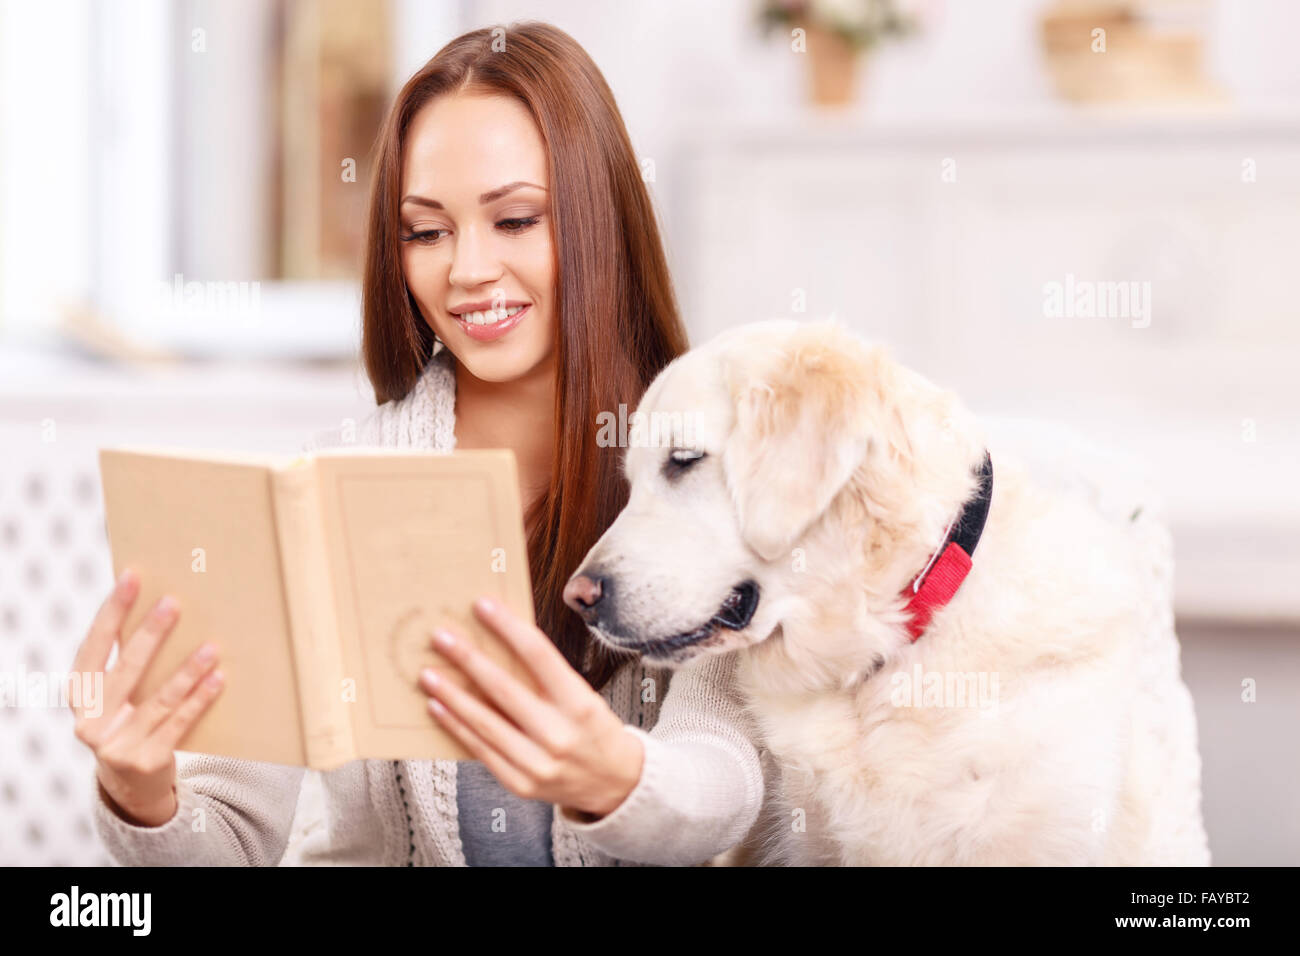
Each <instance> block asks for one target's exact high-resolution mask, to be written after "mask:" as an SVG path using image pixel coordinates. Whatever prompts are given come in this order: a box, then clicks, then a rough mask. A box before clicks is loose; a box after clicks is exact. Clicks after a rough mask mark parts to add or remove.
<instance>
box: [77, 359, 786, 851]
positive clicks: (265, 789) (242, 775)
mask: <svg viewBox="0 0 1300 956" xmlns="http://www.w3.org/2000/svg"><path fill="white" fill-rule="evenodd" d="M455 396H456V390H455V358H454V356H453V355H452V353H451V352H450V351H448V350H447V349H446V348H444V347H443V346H442V344H441V343H438V344H437V345H436V346H435V352H434V355H433V358H432V359H431V360H430V362H429V364H428V367H427V368H426V369H425V371H424V373H423V375H422V376H421V378H420V380H419V382H418V383H417V385H416V387H415V388H413V389H412V390H411V393H410V394H409V395H407V396H406V397H405V398H403V399H401V400H399V401H393V402H388V403H385V404H384V405H381V406H380V407H379V408H377V409H376V410H375V411H374V412H373V413H372V414H370V415H369V416H368V417H367V418H366V419H365V420H364V421H362V422H361V423H359V424H358V425H357V426H356V429H355V432H356V434H355V444H358V445H374V446H389V447H407V448H427V449H433V450H439V451H450V450H451V449H452V448H454V446H455V441H456V439H455V434H454V431H453V424H454V420H455V419H454V416H455ZM350 431H351V430H350V429H348V430H345V429H340V430H338V431H336V432H333V433H328V434H325V435H321V436H318V437H317V438H315V439H313V440H312V441H311V442H309V443H308V446H307V447H308V449H309V450H314V449H316V448H321V447H328V446H330V445H339V444H343V443H344V439H345V438H350V437H351V435H350ZM735 660H736V659H735V656H734V655H726V656H723V657H707V658H704V659H703V660H701V661H699V662H697V663H695V664H693V665H691V666H688V667H687V668H684V669H682V670H679V671H677V672H676V673H670V672H669V671H667V670H664V669H660V668H653V667H646V666H644V665H642V664H641V663H640V662H637V661H633V662H630V663H628V664H625V665H624V666H623V667H622V668H621V669H620V670H619V671H618V672H617V673H616V674H615V676H614V677H613V678H611V680H610V681H609V683H608V684H607V685H606V686H605V688H604V689H603V691H602V692H601V695H602V697H604V699H605V701H606V702H607V703H608V704H609V705H610V707H611V709H612V710H613V711H614V712H615V713H616V714H617V715H618V716H619V717H620V718H621V719H622V720H623V721H624V722H625V729H626V730H627V732H628V733H632V734H635V735H636V736H638V737H639V738H640V739H641V741H642V743H643V744H644V746H645V762H644V765H643V767H642V771H641V779H640V780H639V781H638V783H637V784H636V786H635V787H634V788H633V790H632V792H631V793H630V794H629V795H628V796H627V798H626V799H625V800H624V801H623V803H622V804H620V805H619V806H618V807H617V808H616V809H615V810H614V811H613V812H612V813H610V814H608V815H607V816H605V817H603V818H601V819H599V820H596V821H595V822H579V821H577V820H574V819H571V818H570V817H569V816H568V814H566V813H564V812H562V811H561V810H560V808H559V807H555V808H554V812H553V815H552V823H551V837H552V848H553V853H554V859H555V864H556V865H557V866H611V865H613V866H617V865H625V864H629V863H631V864H635V863H643V864H661V865H682V864H688V865H689V864H698V863H703V862H705V861H708V860H710V859H712V858H713V857H714V856H716V855H718V854H720V853H722V852H723V851H725V850H727V849H728V848H730V847H732V846H734V845H735V844H737V843H738V842H740V840H741V839H742V838H743V837H744V836H745V834H746V833H747V832H748V830H749V828H750V827H751V825H752V824H753V823H754V821H755V820H756V818H757V816H758V813H759V809H760V806H761V804H762V802H763V790H764V778H763V763H762V761H761V758H760V754H759V751H758V750H757V749H756V747H755V744H754V743H753V742H752V741H753V740H754V739H756V736H755V732H754V729H753V726H752V724H751V723H750V722H749V720H748V718H747V716H746V715H745V712H744V708H743V705H742V703H741V701H740V699H739V697H738V696H737V694H736V691H735V689H734V683H733V681H734V668H735ZM670 677H671V680H670ZM431 719H432V718H431ZM176 762H177V781H176V795H177V800H178V803H179V809H178V811H177V813H176V815H175V816H174V817H173V818H172V819H171V820H170V821H168V822H167V823H164V824H162V825H161V826H157V827H141V826H135V825H133V824H130V823H128V822H126V821H125V820H123V819H121V818H120V817H118V816H117V815H116V814H115V813H113V811H112V810H110V809H109V808H108V807H107V806H106V805H105V804H104V803H103V801H102V800H101V799H99V798H98V797H97V798H96V800H95V804H96V805H95V811H94V821H95V829H96V831H97V833H98V834H99V837H100V839H101V840H102V841H103V843H104V845H105V847H106V848H107V849H108V851H109V853H110V854H111V855H112V857H113V858H114V859H115V860H116V861H117V862H118V863H121V864H126V865H207V866H224V865H259V866H260V865H275V864H277V863H279V862H280V861H281V859H282V857H284V855H285V848H286V846H287V845H288V843H289V837H290V828H291V826H292V824H293V822H294V816H295V810H296V808H297V805H298V797H299V793H300V790H301V789H302V784H303V781H304V775H305V774H306V773H308V771H306V770H304V768H302V767H290V766H283V765H279V764H269V763H257V762H253V761H247V760H236V759H232V758H228V757H213V756H207V755H202V754H194V753H186V752H178V753H177V757H176ZM456 771H457V762H456V761H454V760H433V761H429V760H402V761H392V760H358V761H353V762H352V763H349V764H345V765H344V766H342V767H340V768H338V769H337V770H333V771H329V772H324V773H321V774H320V775H319V780H320V784H321V786H322V789H323V793H324V801H323V802H324V816H325V821H324V825H323V826H318V827H315V828H314V829H312V830H311V831H310V832H309V833H308V834H307V836H306V837H305V839H304V840H303V845H302V846H301V847H299V848H298V854H299V856H298V859H297V860H295V862H300V863H308V864H310V863H335V864H361V865H389V866H404V865H417V866H421V865H425V866H464V865H465V855H464V851H463V848H462V846H461V842H460V836H459V827H458V821H457V805H456ZM312 773H314V771H312ZM96 792H97V793H98V787H96Z"/></svg>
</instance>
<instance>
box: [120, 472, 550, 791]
mask: <svg viewBox="0 0 1300 956" xmlns="http://www.w3.org/2000/svg"><path fill="white" fill-rule="evenodd" d="M100 471H101V473H102V477H103V483H104V504H105V512H106V517H107V523H108V534H109V543H110V546H111V548H112V553H113V567H114V571H115V573H116V574H120V573H121V572H122V570H123V569H124V568H126V567H127V566H130V567H133V568H135V569H136V570H138V571H139V573H140V580H141V588H140V596H139V597H138V598H137V599H136V603H135V606H134V607H133V608H132V613H131V615H130V617H129V618H128V620H127V622H126V624H125V625H124V627H123V629H122V638H123V640H124V641H129V640H130V639H131V635H132V634H134V633H135V629H136V627H137V625H138V624H139V622H140V620H141V619H142V618H143V617H144V615H145V614H146V613H147V612H148V611H149V610H150V609H151V608H152V607H153V605H154V604H155V603H156V602H157V600H158V599H159V598H160V597H162V595H164V594H171V595H172V596H174V597H175V598H176V599H177V601H178V602H179V605H180V617H179V620H178V622H177V624H176V625H175V627H174V628H173V629H172V632H171V634H170V635H169V636H168V638H167V639H166V640H165V641H164V642H163V644H162V646H161V648H160V649H159V651H158V653H157V654H156V656H155V658H154V660H153V662H152V664H151V665H150V667H149V670H148V671H147V672H146V674H145V676H144V678H143V680H142V681H141V682H140V684H139V686H138V687H137V689H136V693H135V694H134V695H133V696H132V701H133V702H138V701H139V700H142V699H143V698H144V697H146V696H147V695H149V694H152V693H153V692H154V691H155V690H156V689H157V688H158V687H159V686H160V685H161V684H162V683H163V682H164V681H165V680H166V679H167V678H168V677H169V676H170V675H171V674H172V673H173V672H174V671H175V670H176V668H177V667H178V666H179V665H180V664H181V663H182V662H183V661H184V660H185V659H186V657H188V655H189V654H190V653H191V652H192V651H194V650H195V649H196V648H197V647H198V646H199V645H200V644H202V643H203V642H204V641H207V640H211V641H214V642H216V644H217V645H218V646H219V648H220V658H219V662H218V666H219V667H220V669H221V670H222V672H223V673H224V674H225V678H226V681H225V686H224V688H223V689H222V691H221V693H220V694H219V695H218V696H217V698H216V700H215V702H214V703H213V704H212V705H211V706H210V708H209V709H208V711H207V713H206V714H204V715H203V717H201V718H200V719H199V721H198V723H197V724H196V725H195V726H194V727H193V729H192V730H191V731H190V733H189V735H188V736H187V737H186V738H185V740H184V741H182V746H181V749H183V750H187V751H198V752H201V753H210V754H217V755H221V756H229V757H239V758H243V759H247V760H262V761H269V762H272V763H281V764H294V765H298V766H309V767H314V768H317V769H322V770H328V769H332V768H334V767H337V766H339V765H340V764H343V763H346V762H348V761H350V760H358V759H410V760H430V759H438V758H445V759H452V760H462V759H471V758H470V755H469V754H468V753H467V752H466V751H465V750H464V748H463V747H461V746H460V744H459V743H458V742H456V740H455V739H454V738H453V737H451V736H450V735H449V734H447V733H446V732H444V731H443V730H442V728H441V725H440V724H439V723H438V721H437V719H436V718H434V717H433V716H432V715H431V714H430V713H429V712H428V710H427V706H426V705H427V701H428V697H427V695H426V694H425V693H424V692H423V691H422V690H420V689H419V687H418V686H417V680H418V676H419V672H420V670H421V669H422V668H423V667H425V666H426V665H434V666H439V665H441V666H439V672H440V673H443V674H445V675H446V676H447V677H448V679H450V680H453V681H455V682H457V683H458V684H460V686H462V687H466V686H470V685H469V682H468V681H467V679H465V678H464V677H462V676H461V674H460V671H459V670H458V669H457V668H456V667H455V665H453V664H451V663H450V662H448V661H446V660H444V659H443V658H441V657H440V656H439V655H438V654H437V653H436V652H435V651H434V650H433V648H432V646H431V644H430V640H431V637H432V633H433V630H434V628H435V627H438V626H444V625H445V626H448V627H449V628H450V630H452V631H453V633H455V634H458V635H460V636H462V637H463V638H466V639H468V640H471V641H474V642H475V643H476V644H477V645H478V646H479V647H481V648H482V649H483V651H484V652H485V653H486V654H488V655H489V656H490V657H491V658H492V659H493V660H495V661H497V662H498V663H500V664H501V665H502V666H503V667H505V668H506V669H507V670H509V671H510V672H511V673H513V674H514V675H516V676H517V677H519V678H520V680H522V681H523V682H524V683H525V684H526V685H528V686H530V687H533V688H536V687H537V684H536V682H535V681H534V680H533V679H532V677H531V675H530V674H528V672H527V671H526V670H525V668H524V666H523V664H522V663H521V662H520V661H519V660H518V658H517V657H516V656H515V655H514V653H513V652H512V651H511V650H510V649H509V647H508V646H507V645H506V644H505V643H504V642H503V641H502V640H501V639H500V638H498V637H497V636H496V635H495V634H494V633H493V632H491V631H490V630H489V629H488V628H486V627H484V626H483V625H481V624H479V622H478V620H477V618H475V616H474V613H473V611H472V610H471V605H472V603H473V601H474V600H475V599H476V598H477V597H479V596H480V595H488V596H491V597H494V598H496V599H497V600H499V601H500V602H501V603H502V604H504V605H505V606H506V607H508V608H510V609H511V610H512V611H514V613H516V614H517V615H519V616H520V617H522V618H524V619H526V620H528V621H529V622H532V621H534V609H533V599H532V586H531V584H530V581H529V573H528V556H527V551H526V544H525V540H524V529H523V519H522V508H521V505H520V496H519V485H518V479H517V475H516V470H515V457H514V453H513V452H512V451H510V450H508V449H501V450H471V451H455V452H451V453H437V452H418V451H403V450H397V449H387V448H386V449H382V450H365V449H351V450H346V451H335V450H331V451H328V452H326V451H322V452H318V453H316V454H314V455H306V456H302V457H298V458H283V459H272V458H264V459H260V460H259V459H240V458H234V457H230V456H219V455H213V454H201V453H197V452H182V451H152V450H144V449H104V450H102V451H101V452H100Z"/></svg>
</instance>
